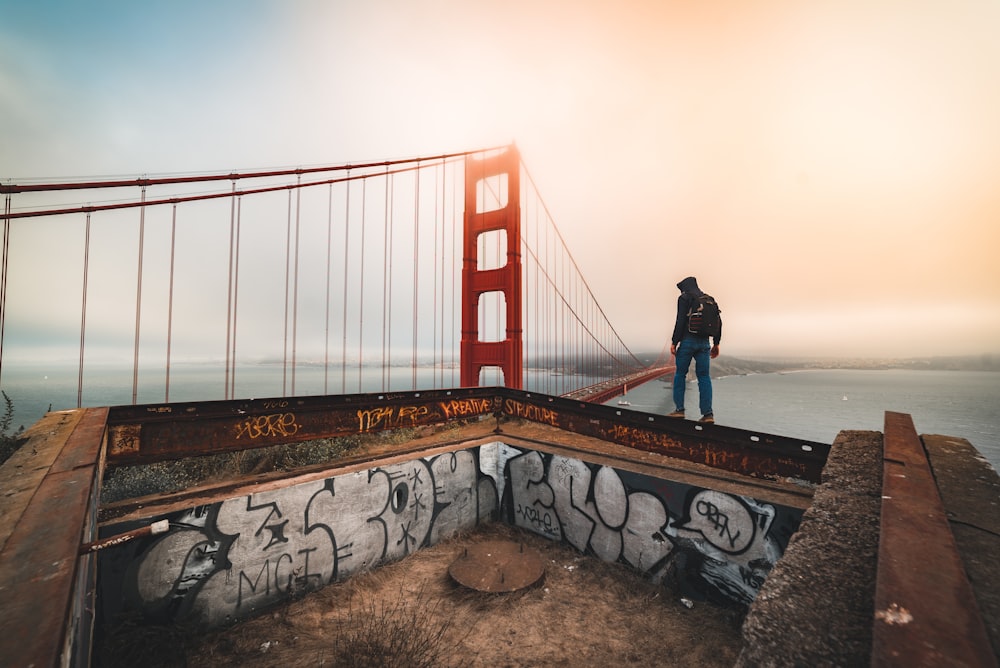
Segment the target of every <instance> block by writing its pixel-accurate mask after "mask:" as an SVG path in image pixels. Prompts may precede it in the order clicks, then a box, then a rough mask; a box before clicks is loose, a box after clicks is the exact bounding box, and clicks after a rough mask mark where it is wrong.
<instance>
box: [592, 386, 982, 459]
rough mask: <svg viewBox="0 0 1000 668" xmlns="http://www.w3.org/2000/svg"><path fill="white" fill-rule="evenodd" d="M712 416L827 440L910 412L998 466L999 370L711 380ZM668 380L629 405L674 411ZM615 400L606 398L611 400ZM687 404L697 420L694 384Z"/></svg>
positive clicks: (631, 396) (641, 390) (925, 427)
mask: <svg viewBox="0 0 1000 668" xmlns="http://www.w3.org/2000/svg"><path fill="white" fill-rule="evenodd" d="M712 395H713V398H712V403H713V410H714V412H715V420H716V422H717V423H718V424H724V425H727V426H731V427H738V428H740V429H747V430H750V431H759V432H763V433H767V434H777V435H781V436H790V437H793V438H803V439H808V440H811V441H819V442H822V443H832V442H833V440H834V439H835V438H836V436H837V434H838V433H839V432H840V431H842V430H845V429H850V430H874V431H883V430H884V425H885V412H886V411H895V412H900V413H909V414H910V415H911V416H912V418H913V424H914V426H915V427H916V430H917V433H918V434H944V435H947V436H956V437H959V438H964V439H966V440H968V441H969V442H970V443H972V445H974V446H975V447H976V448H977V449H978V450H979V452H980V453H981V454H982V455H983V456H984V457H985V458H986V459H987V460H988V461H989V462H990V463H991V464H992V465H993V468H994V469H997V470H998V471H1000V373H998V372H988V371H911V370H904V369H887V370H877V371H876V370H872V371H868V370H854V369H815V370H804V371H792V372H782V373H762V374H752V375H747V376H729V377H724V378H716V379H715V380H714V381H713V383H712ZM672 397H673V394H672V389H671V385H670V382H668V379H663V380H660V381H653V382H649V383H646V384H645V385H641V386H639V387H636V388H632V389H630V390H629V392H628V396H627V398H626V399H627V400H628V401H629V402H630V403H631V407H630V408H632V409H634V410H640V411H646V412H651V413H669V412H671V411H673V409H674V406H673V398H672ZM618 401H619V399H615V400H612V401H611V402H609V404H616V403H617V402H618ZM685 403H686V409H687V412H688V415H689V417H692V418H694V419H696V418H698V417H699V415H698V385H697V383H696V382H694V381H693V380H691V381H689V382H688V386H687V396H686V397H685Z"/></svg>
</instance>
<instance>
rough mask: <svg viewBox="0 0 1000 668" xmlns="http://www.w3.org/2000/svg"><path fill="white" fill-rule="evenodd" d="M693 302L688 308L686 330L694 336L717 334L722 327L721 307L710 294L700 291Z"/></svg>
mask: <svg viewBox="0 0 1000 668" xmlns="http://www.w3.org/2000/svg"><path fill="white" fill-rule="evenodd" d="M692 298H693V299H694V304H692V305H691V308H690V309H689V310H688V331H689V332H691V333H692V334H694V335H695V336H718V335H719V329H721V327H722V318H721V317H720V315H719V314H720V313H722V309H720V308H719V305H718V304H716V303H715V298H714V297H712V295H706V294H705V293H702V294H700V295H698V296H697V297H695V296H694V295H692Z"/></svg>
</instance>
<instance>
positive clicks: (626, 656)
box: [100, 523, 743, 668]
mask: <svg viewBox="0 0 1000 668" xmlns="http://www.w3.org/2000/svg"><path fill="white" fill-rule="evenodd" d="M495 540H513V541H518V542H523V543H524V545H525V546H526V547H528V548H533V549H535V550H537V552H538V553H539V555H540V556H541V558H542V562H543V564H544V567H545V575H544V578H543V580H542V581H541V582H540V583H538V584H536V585H534V586H533V587H530V588H526V589H522V590H520V591H516V592H513V593H503V594H498V593H483V592H479V591H475V590H472V589H469V588H466V587H463V586H461V585H459V584H457V583H456V582H455V581H454V580H453V579H452V578H451V577H450V576H449V573H448V567H449V566H450V565H451V563H452V562H453V561H454V560H455V559H457V558H458V557H459V555H461V554H462V553H463V550H464V549H466V548H467V547H468V546H470V545H472V544H474V543H477V542H485V541H495ZM742 612H743V611H742V610H738V609H724V608H720V607H718V606H715V605H712V604H710V603H707V602H695V603H693V606H692V607H691V608H688V607H687V606H686V605H684V604H683V603H682V602H681V597H680V594H678V593H677V591H676V588H675V587H672V586H671V584H670V583H669V582H664V583H662V584H659V585H656V584H653V583H651V582H649V581H648V580H646V579H644V578H642V577H641V576H639V575H638V574H636V573H634V572H633V571H631V570H629V569H627V568H626V567H624V566H621V565H618V564H607V563H603V562H601V561H599V560H598V559H595V558H592V557H587V556H585V555H582V554H580V553H579V552H577V551H576V550H575V549H573V548H572V547H570V546H567V545H562V544H559V543H555V542H553V541H550V540H547V539H545V538H542V537H541V536H537V535H535V534H532V533H530V532H523V531H519V530H517V529H515V528H513V527H510V526H507V525H504V524H499V523H497V524H491V525H489V526H487V527H486V528H481V529H479V530H477V531H476V532H474V533H469V534H464V535H460V536H457V537H455V538H452V539H451V540H448V541H445V542H442V543H439V544H438V545H436V546H434V547H430V548H425V549H423V550H420V551H419V552H418V553H416V554H414V555H411V556H409V557H407V558H405V559H403V560H402V561H399V562H396V563H393V564H390V565H387V566H383V567H381V568H379V569H377V570H375V571H372V572H370V573H365V574H362V575H358V576H355V577H353V578H351V579H349V580H347V581H345V582H342V583H339V584H335V585H331V586H328V587H326V588H324V589H323V590H320V591H316V592H312V593H310V594H308V595H306V596H304V597H303V598H301V599H299V600H296V601H294V602H292V603H290V604H288V605H285V606H282V607H281V608H280V609H276V610H273V611H271V612H270V613H265V614H264V615H263V616H261V617H258V618H256V619H252V620H248V621H245V622H242V623H239V624H236V625H234V626H232V627H229V628H226V629H224V630H221V631H216V632H213V633H210V634H201V635H199V634H197V633H189V632H187V631H185V630H183V629H182V630H180V631H177V630H172V631H170V632H169V634H168V636H167V637H161V638H153V637H151V636H150V635H149V632H148V630H145V631H144V630H142V629H135V628H133V629H131V631H130V632H124V633H122V635H121V636H120V637H119V638H118V639H117V640H115V641H112V642H111V643H109V644H108V645H107V646H106V647H105V648H104V654H103V661H101V662H100V663H101V664H102V665H126V664H131V665H136V664H135V663H134V662H135V661H137V660H141V661H142V663H144V664H145V665H192V666H193V665H211V666H261V667H263V666H281V667H283V668H289V667H293V666H407V667H410V666H501V667H502V666H605V665H642V666H701V667H704V666H732V665H733V663H734V662H735V660H736V657H737V654H738V652H739V646H740V644H739V643H740V630H739V626H740V623H741V622H742ZM124 638H128V639H129V640H128V641H123V639H124Z"/></svg>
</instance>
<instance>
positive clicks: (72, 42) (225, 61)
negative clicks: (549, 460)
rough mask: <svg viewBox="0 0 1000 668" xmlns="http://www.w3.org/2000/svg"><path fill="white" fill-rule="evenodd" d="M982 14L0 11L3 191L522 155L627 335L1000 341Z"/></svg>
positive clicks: (378, 3) (917, 8)
mask: <svg viewBox="0 0 1000 668" xmlns="http://www.w3.org/2000/svg"><path fill="white" fill-rule="evenodd" d="M998 34H1000V3H998V2H996V0H982V1H975V0H950V1H948V2H945V1H943V0H935V1H933V2H923V1H915V0H906V1H905V2H904V1H902V0H900V1H898V2H896V1H887V0H836V1H833V0H830V1H826V0H819V1H809V2H804V1H802V0H787V1H785V0H773V1H772V0H765V1H760V2H756V1H747V2H732V1H731V0H726V1H724V2H717V1H713V0H708V1H705V2H689V1H687V0H683V1H681V0H678V1H671V0H649V1H639V0H618V1H617V2H589V1H586V0H575V1H573V2H546V1H545V0H523V1H521V0H506V1H504V2H494V1H492V0H485V1H482V2H480V1H477V2H470V1H469V0H437V1H433V0H398V1H397V0H366V1H361V0H358V1H344V0H338V1H336V2H326V1H323V2H320V1H312V2H310V1H296V2H277V1H274V2H263V1H252V0H227V1H219V2H213V1H210V0H206V1H200V2H194V1H190V2H184V1H173V2H165V1H164V2H125V1H122V2H107V1H103V2H65V3H60V2H47V1H45V0H37V1H33V2H23V1H21V0H0V179H5V180H6V179H14V180H17V179H18V178H26V177H66V176H97V175H109V174H114V175H133V176H134V175H139V174H159V173H166V172H182V171H183V172H198V171H209V170H228V169H248V168H252V167H276V166H295V165H312V164H339V163H346V162H358V161H364V160H385V159H391V158H398V157H412V156H420V155H432V154H437V153H442V152H449V151H462V150H468V149H475V148H484V147H489V146H496V145H501V144H507V143H510V142H512V141H513V142H516V143H517V145H518V147H519V148H520V150H521V154H522V158H523V160H524V162H525V163H526V165H527V167H528V169H529V171H530V172H531V175H532V177H533V178H534V180H535V182H536V184H537V186H538V189H539V191H540V194H541V196H542V198H543V199H544V200H545V202H546V204H547V206H548V209H549V211H550V213H551V214H552V216H553V218H554V219H555V222H556V224H557V225H558V226H559V228H560V230H561V231H562V234H563V236H564V237H565V238H566V240H567V243H568V245H569V247H570V250H571V252H572V253H573V255H574V257H575V258H576V260H577V262H578V264H579V266H580V269H581V271H582V273H583V275H584V276H585V277H586V279H587V281H588V283H589V285H590V287H591V288H592V290H593V291H594V293H595V294H596V296H597V299H598V301H599V302H600V303H601V305H602V306H603V307H604V309H605V311H606V312H607V314H608V316H609V318H610V320H611V321H612V323H613V324H614V325H615V327H616V328H617V330H618V332H619V333H620V334H621V335H622V337H623V338H624V339H625V341H626V343H628V344H629V346H630V347H632V348H633V349H634V350H635V349H647V348H655V349H658V347H659V346H660V345H661V344H662V342H663V341H664V339H665V338H666V337H667V336H668V331H669V328H670V326H671V323H672V319H673V308H674V303H675V298H676V294H677V291H676V288H675V287H674V284H675V283H676V282H677V281H679V280H680V279H681V278H683V277H685V276H687V275H691V274H693V275H696V276H697V277H698V278H699V281H700V283H701V285H702V288H703V289H705V290H706V291H708V292H711V293H712V294H714V295H715V296H716V297H717V298H718V300H719V301H720V303H721V304H722V307H723V311H724V313H723V315H724V318H725V323H726V325H725V338H724V341H723V352H724V353H730V354H743V355H753V354H757V355H764V354H767V355H774V354H781V353H788V354H796V355H806V354H808V355H816V354H831V355H864V356H884V355H899V356H908V355H952V354H969V353H972V354H976V353H982V352H994V353H1000V263H998V262H997V254H998V252H1000V39H997V35H998Z"/></svg>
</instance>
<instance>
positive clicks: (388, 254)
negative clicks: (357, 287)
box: [382, 167, 392, 392]
mask: <svg viewBox="0 0 1000 668" xmlns="http://www.w3.org/2000/svg"><path fill="white" fill-rule="evenodd" d="M385 171H386V175H385V202H384V204H383V206H384V210H383V212H382V213H383V217H384V219H383V225H382V226H383V229H384V232H383V238H382V241H383V243H384V244H385V247H384V248H383V250H382V258H383V261H382V391H383V392H384V391H385V390H386V389H387V388H386V380H387V376H386V374H387V373H388V370H389V361H388V360H387V359H386V336H387V334H388V331H387V330H388V324H387V323H388V318H389V315H388V313H389V312H388V307H389V298H390V295H389V280H390V278H391V275H390V272H389V267H390V265H391V264H392V243H391V242H390V241H389V240H390V238H391V236H390V230H389V180H390V177H389V168H388V167H386V170H385Z"/></svg>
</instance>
